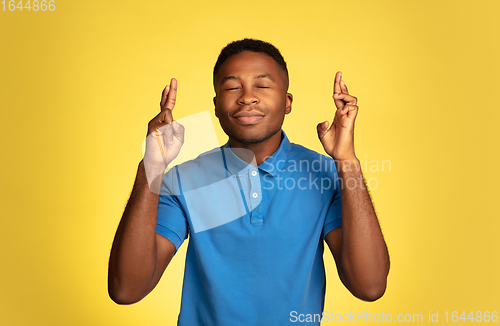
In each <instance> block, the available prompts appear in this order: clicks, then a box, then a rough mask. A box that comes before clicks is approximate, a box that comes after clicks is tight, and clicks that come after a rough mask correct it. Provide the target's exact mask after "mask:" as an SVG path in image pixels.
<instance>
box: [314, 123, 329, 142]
mask: <svg viewBox="0 0 500 326" xmlns="http://www.w3.org/2000/svg"><path fill="white" fill-rule="evenodd" d="M328 125H329V123H328V121H324V122H321V123H318V125H317V126H316V129H317V130H318V137H319V139H321V138H323V136H324V135H325V134H326V133H327V132H328Z"/></svg>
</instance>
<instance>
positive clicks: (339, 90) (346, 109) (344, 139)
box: [317, 71, 358, 161]
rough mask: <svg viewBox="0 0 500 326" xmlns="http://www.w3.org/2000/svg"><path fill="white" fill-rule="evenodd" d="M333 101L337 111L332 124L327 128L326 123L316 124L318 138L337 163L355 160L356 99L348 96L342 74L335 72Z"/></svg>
mask: <svg viewBox="0 0 500 326" xmlns="http://www.w3.org/2000/svg"><path fill="white" fill-rule="evenodd" d="M333 100H334V102H335V106H336V107H337V111H335V116H334V118H333V123H332V125H331V126H330V128H328V121H325V122H322V123H320V124H318V126H317V129H318V137H319V140H320V141H321V143H322V144H323V148H324V149H325V151H326V152H327V153H328V155H330V156H331V157H333V158H334V159H335V160H338V161H345V160H347V161H353V160H357V158H356V155H355V153H354V121H355V120H356V115H357V114H358V106H357V105H356V104H357V103H358V99H357V98H355V97H354V96H351V95H349V91H348V90H347V86H346V85H345V83H344V81H343V80H342V72H340V71H339V72H337V74H336V75H335V82H334V85H333Z"/></svg>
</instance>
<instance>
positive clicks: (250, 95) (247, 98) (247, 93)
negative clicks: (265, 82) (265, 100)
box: [238, 87, 259, 105]
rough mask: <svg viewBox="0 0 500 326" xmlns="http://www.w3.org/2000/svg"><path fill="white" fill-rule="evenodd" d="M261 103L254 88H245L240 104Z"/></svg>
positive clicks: (239, 100)
mask: <svg viewBox="0 0 500 326" xmlns="http://www.w3.org/2000/svg"><path fill="white" fill-rule="evenodd" d="M256 103H259V98H258V97H257V96H256V95H255V93H254V89H253V87H245V88H243V91H242V92H241V96H240V97H239V98H238V104H240V105H251V104H256Z"/></svg>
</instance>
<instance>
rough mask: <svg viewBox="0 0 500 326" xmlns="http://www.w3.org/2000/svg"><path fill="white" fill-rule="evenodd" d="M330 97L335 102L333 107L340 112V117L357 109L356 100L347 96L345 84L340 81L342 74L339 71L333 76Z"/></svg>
mask: <svg viewBox="0 0 500 326" xmlns="http://www.w3.org/2000/svg"><path fill="white" fill-rule="evenodd" d="M332 97H333V100H334V102H335V106H336V107H337V109H338V110H340V113H341V114H342V115H344V114H347V113H348V112H350V111H354V110H357V109H358V106H357V104H358V99H357V98H356V97H354V96H352V95H349V90H348V89H347V86H346V84H345V82H344V81H343V80H342V72H340V71H339V72H337V74H336V75H335V82H334V84H333V96H332Z"/></svg>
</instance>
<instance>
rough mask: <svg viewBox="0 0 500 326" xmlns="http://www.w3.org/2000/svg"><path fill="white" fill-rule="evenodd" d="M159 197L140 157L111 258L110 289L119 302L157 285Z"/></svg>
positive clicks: (140, 295)
mask: <svg viewBox="0 0 500 326" xmlns="http://www.w3.org/2000/svg"><path fill="white" fill-rule="evenodd" d="M158 182H161V179H160V180H158V181H157V183H158ZM158 198H159V196H158V194H155V193H153V192H151V190H150V188H149V185H148V181H147V178H146V174H145V169H144V163H143V162H142V161H141V162H140V163H139V167H138V170H137V176H136V180H135V183H134V187H133V189H132V193H131V195H130V199H129V201H128V203H127V206H126V208H125V211H124V213H123V216H122V219H121V221H120V224H119V226H118V229H117V231H116V235H115V239H114V241H113V246H112V249H111V254H110V259H109V275H108V290H109V294H110V297H111V298H112V299H113V300H114V301H115V302H117V303H131V301H138V300H140V299H142V298H143V297H144V296H145V295H146V294H147V293H149V291H151V289H152V288H153V287H154V279H155V271H156V263H157V247H156V215H157V209H158Z"/></svg>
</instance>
